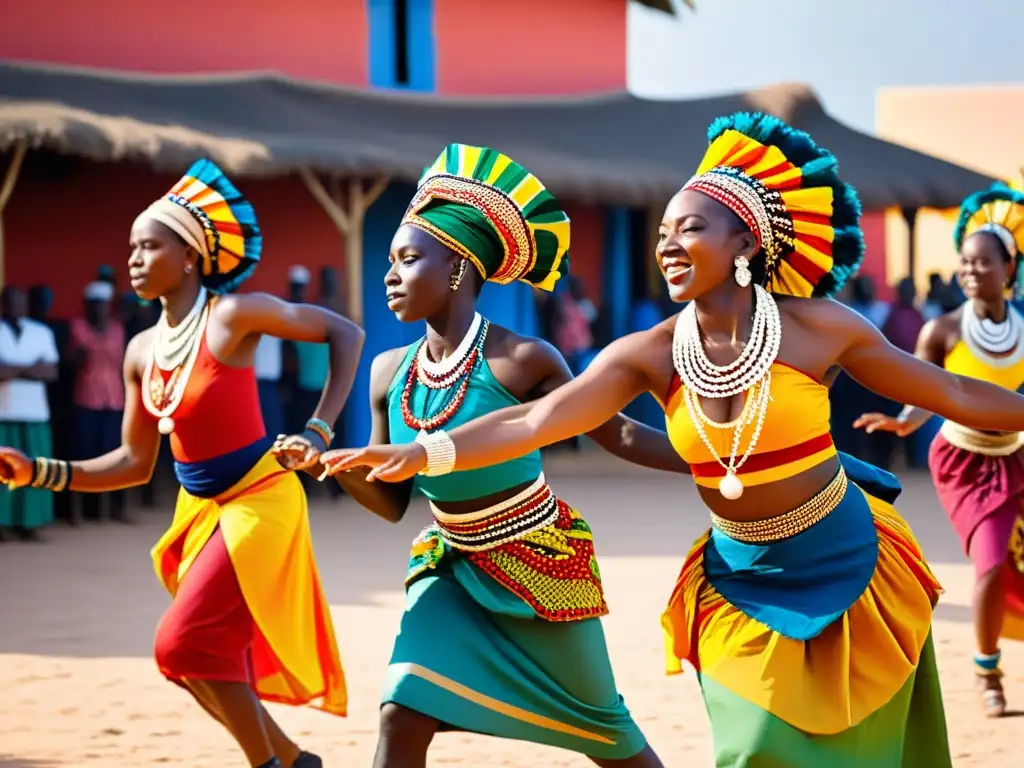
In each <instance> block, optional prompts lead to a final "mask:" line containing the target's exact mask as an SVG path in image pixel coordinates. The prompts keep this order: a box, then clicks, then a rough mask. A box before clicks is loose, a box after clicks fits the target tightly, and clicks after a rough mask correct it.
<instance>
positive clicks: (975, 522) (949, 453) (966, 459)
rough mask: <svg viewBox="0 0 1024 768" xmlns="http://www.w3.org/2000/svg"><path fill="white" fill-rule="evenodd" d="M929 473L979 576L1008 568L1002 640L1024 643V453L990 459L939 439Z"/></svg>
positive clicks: (930, 456)
mask: <svg viewBox="0 0 1024 768" xmlns="http://www.w3.org/2000/svg"><path fill="white" fill-rule="evenodd" d="M928 468H929V469H930V470H931V475H932V482H933V483H934V484H935V490H936V491H937V492H938V495H939V502H940V503H941V504H942V506H943V508H945V510H946V514H947V515H948V516H949V520H950V522H951V523H952V524H953V529H954V530H955V531H956V534H957V536H959V537H960V543H961V544H962V545H963V548H964V552H965V553H966V554H967V555H968V556H969V557H970V558H971V562H972V563H973V564H974V573H975V576H976V577H980V576H983V575H985V574H986V573H988V572H989V571H991V570H992V569H993V568H999V567H1002V568H1004V576H1005V579H1004V585H1005V590H1006V609H1007V620H1006V622H1005V625H1004V629H1003V635H1004V636H1005V637H1010V638H1013V639H1017V640H1024V507H1022V499H1024V449H1021V450H1019V451H1017V452H1016V453H1014V454H1011V455H1009V456H985V455H982V454H979V453H973V452H971V451H965V450H963V449H962V448H957V447H956V446H954V445H952V444H950V442H949V441H948V440H946V438H945V437H943V436H942V434H941V433H939V434H937V435H936V436H935V439H934V440H932V444H931V448H930V449H929V451H928Z"/></svg>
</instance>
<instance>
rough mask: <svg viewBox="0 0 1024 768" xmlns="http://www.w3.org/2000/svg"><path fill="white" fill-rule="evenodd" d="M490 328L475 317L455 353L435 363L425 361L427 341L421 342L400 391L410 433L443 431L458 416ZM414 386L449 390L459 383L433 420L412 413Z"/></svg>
mask: <svg viewBox="0 0 1024 768" xmlns="http://www.w3.org/2000/svg"><path fill="white" fill-rule="evenodd" d="M489 327H490V323H489V322H488V321H487V320H485V319H484V318H482V317H481V316H480V314H479V313H477V314H476V315H475V316H474V317H473V323H472V324H471V325H470V326H469V330H468V331H467V332H466V335H465V336H464V337H463V339H462V341H461V342H460V343H459V346H458V347H457V348H456V350H455V353H454V354H452V355H450V356H449V357H447V358H446V359H444V360H442V361H440V362H437V363H435V362H434V361H432V360H431V359H430V358H429V357H427V340H426V338H424V339H423V341H421V342H420V346H419V347H418V348H417V350H416V354H415V355H414V356H413V359H412V363H410V365H409V372H408V373H407V374H406V377H405V386H404V387H403V389H402V419H403V420H404V421H405V424H406V426H408V427H409V428H410V429H415V430H419V431H424V432H432V431H434V430H436V429H440V428H441V427H443V426H444V425H445V424H447V423H448V421H450V420H451V418H452V417H453V416H454V415H455V414H456V413H458V411H459V408H461V407H462V403H463V401H464V400H465V399H466V391H467V390H468V389H469V377H470V374H472V372H473V369H474V368H475V367H476V364H477V361H478V360H480V359H482V358H483V354H484V342H485V341H486V339H487V330H488V328H489ZM416 382H419V383H420V384H422V385H423V386H424V387H426V388H427V389H434V390H438V389H449V388H451V387H453V386H455V384H456V383H458V388H457V389H456V390H455V393H454V394H453V395H452V396H451V397H450V398H448V400H447V402H446V403H445V404H444V406H443V407H442V408H441V410H440V411H438V412H437V413H436V414H434V415H433V416H426V417H424V418H420V417H418V416H416V415H415V414H414V413H413V412H412V406H411V401H412V391H413V387H414V386H415V385H416Z"/></svg>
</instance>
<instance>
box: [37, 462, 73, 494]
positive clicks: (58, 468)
mask: <svg viewBox="0 0 1024 768" xmlns="http://www.w3.org/2000/svg"><path fill="white" fill-rule="evenodd" d="M70 484H71V463H70V462H67V461H61V460H60V459H44V458H42V457H39V458H37V459H35V462H34V465H33V467H32V480H31V481H30V482H29V487H31V488H43V489H45V490H48V491H58V492H59V491H63V490H64V489H65V488H67V487H68V486H69V485H70Z"/></svg>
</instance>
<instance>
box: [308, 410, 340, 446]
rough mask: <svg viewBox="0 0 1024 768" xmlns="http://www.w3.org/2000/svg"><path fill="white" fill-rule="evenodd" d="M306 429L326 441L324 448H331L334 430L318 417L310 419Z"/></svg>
mask: <svg viewBox="0 0 1024 768" xmlns="http://www.w3.org/2000/svg"><path fill="white" fill-rule="evenodd" d="M306 429H308V430H309V431H310V432H313V433H315V434H317V435H319V436H320V439H321V440H323V441H324V448H330V447H331V443H333V442H334V430H333V429H331V425H330V424H328V423H327V422H326V421H324V420H323V419H318V418H316V417H314V418H312V419H310V420H309V421H307V422H306Z"/></svg>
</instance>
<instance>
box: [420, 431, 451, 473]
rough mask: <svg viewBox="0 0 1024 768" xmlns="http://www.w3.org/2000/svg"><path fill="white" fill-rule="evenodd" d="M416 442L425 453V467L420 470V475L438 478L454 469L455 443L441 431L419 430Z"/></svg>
mask: <svg viewBox="0 0 1024 768" xmlns="http://www.w3.org/2000/svg"><path fill="white" fill-rule="evenodd" d="M416 442H417V443H419V444H420V445H422V446H423V449H424V450H425V451H426V452H427V466H425V467H424V468H423V469H421V470H420V474H421V475H423V476H425V477H438V476H440V475H447V474H449V473H450V472H451V471H452V470H453V469H455V443H454V442H453V441H452V439H451V437H449V436H448V433H447V432H445V431H444V430H443V429H442V430H439V431H437V432H425V431H424V430H420V432H419V434H417V435H416Z"/></svg>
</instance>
